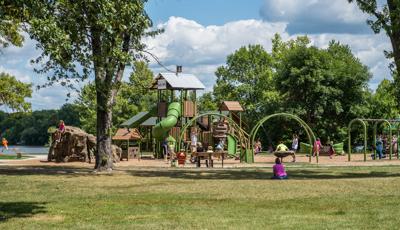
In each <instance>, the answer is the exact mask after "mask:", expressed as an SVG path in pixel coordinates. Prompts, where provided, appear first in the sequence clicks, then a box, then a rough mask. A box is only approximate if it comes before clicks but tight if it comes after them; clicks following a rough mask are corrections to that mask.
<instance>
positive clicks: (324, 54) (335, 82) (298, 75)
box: [200, 35, 371, 140]
mask: <svg viewBox="0 0 400 230" xmlns="http://www.w3.org/2000/svg"><path fill="white" fill-rule="evenodd" d="M272 43H273V47H272V51H271V53H268V52H267V51H266V50H265V49H264V48H263V47H262V46H260V45H250V46H247V47H242V48H240V49H238V50H237V51H235V52H234V53H233V54H231V55H229V56H228V57H227V61H226V65H224V66H221V67H219V68H218V70H217V71H216V76H217V82H216V85H215V86H214V91H213V95H212V96H211V95H208V94H207V95H205V96H203V98H202V99H203V100H200V102H201V104H204V105H202V106H206V105H208V107H210V106H209V104H210V103H211V102H213V103H214V104H218V103H220V102H221V101H222V100H237V101H239V102H241V103H242V104H243V105H244V107H245V108H246V110H247V111H246V116H244V119H247V121H248V122H249V124H250V126H252V125H253V124H255V123H256V122H257V121H258V120H259V119H260V118H261V117H264V116H265V115H267V114H272V113H276V112H289V113H292V114H295V115H298V116H299V117H300V118H302V119H303V120H305V121H306V122H307V123H308V124H309V125H311V127H312V128H313V129H314V131H315V132H316V133H317V134H318V135H320V136H323V137H325V138H327V137H330V138H332V139H335V140H343V138H344V136H345V130H344V129H345V127H346V126H347V123H348V122H349V121H350V120H351V119H353V118H355V117H358V116H364V115H367V114H368V113H369V107H368V104H367V102H368V101H367V100H368V96H369V95H370V92H369V89H368V81H369V79H370V78H371V74H370V73H369V71H368V68H367V67H366V66H365V65H363V64H362V63H361V62H360V60H359V59H358V58H356V57H354V55H353V54H352V53H351V50H350V48H349V47H348V46H346V45H342V44H340V43H338V42H336V41H331V42H330V43H329V46H328V47H327V48H325V49H322V48H318V47H315V46H312V45H311V42H310V40H309V39H308V38H307V37H297V38H296V39H292V40H289V41H287V42H284V41H282V39H281V38H280V37H279V36H278V35H276V36H275V37H274V39H273V40H272ZM288 124H291V123H290V122H289V123H288ZM282 127H284V128H285V129H287V128H288V127H287V126H285V125H282V124H280V123H279V122H275V123H273V124H270V125H267V126H266V127H265V129H264V134H265V135H268V136H273V137H274V138H281V136H282V135H284V134H283V133H282V132H280V130H282ZM269 130H273V133H272V132H270V131H269ZM290 131H292V132H297V130H296V129H290V128H289V132H290ZM289 135H290V133H289ZM289 138H290V137H289Z"/></svg>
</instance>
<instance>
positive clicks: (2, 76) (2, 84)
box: [0, 73, 32, 111]
mask: <svg viewBox="0 0 400 230" xmlns="http://www.w3.org/2000/svg"><path fill="white" fill-rule="evenodd" d="M31 95H32V88H31V84H27V83H23V82H20V81H18V80H17V79H16V78H15V77H14V76H12V75H10V74H7V73H0V106H7V107H8V108H10V109H12V110H13V111H28V110H30V109H31V104H30V103H29V102H26V101H25V99H26V98H28V97H31Z"/></svg>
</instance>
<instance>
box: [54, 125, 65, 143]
mask: <svg viewBox="0 0 400 230" xmlns="http://www.w3.org/2000/svg"><path fill="white" fill-rule="evenodd" d="M64 132H65V124H64V121H63V120H60V123H59V124H58V130H57V132H56V142H60V141H61V137H62V134H63V133H64Z"/></svg>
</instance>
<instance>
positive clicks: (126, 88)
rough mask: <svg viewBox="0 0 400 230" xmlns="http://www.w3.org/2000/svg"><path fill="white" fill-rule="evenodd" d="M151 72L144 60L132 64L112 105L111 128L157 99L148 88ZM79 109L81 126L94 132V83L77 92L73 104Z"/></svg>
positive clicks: (149, 106) (146, 108) (146, 107)
mask: <svg viewBox="0 0 400 230" xmlns="http://www.w3.org/2000/svg"><path fill="white" fill-rule="evenodd" d="M152 80H153V72H151V70H150V69H149V67H148V64H147V63H146V62H144V61H136V62H134V64H133V72H132V74H131V75H130V77H129V81H128V82H125V81H123V82H121V86H120V90H119V91H118V93H117V95H116V100H115V105H114V107H113V118H112V124H113V125H112V130H113V131H115V130H116V128H117V126H118V125H120V124H121V123H122V122H124V121H125V120H127V119H129V118H130V117H132V115H133V114H136V113H138V112H141V111H145V110H147V111H148V110H150V109H151V107H153V106H154V104H155V103H156V101H157V97H156V94H155V92H154V91H153V90H149V87H150V85H151V82H152ZM74 105H76V106H77V107H78V110H79V120H80V124H81V126H82V128H83V129H84V130H85V131H86V132H88V133H95V132H96V107H97V106H96V87H95V85H94V83H89V84H87V85H85V86H84V87H83V88H82V90H81V91H80V93H79V96H78V99H77V100H76V101H75V104H74Z"/></svg>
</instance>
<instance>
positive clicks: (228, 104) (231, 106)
mask: <svg viewBox="0 0 400 230" xmlns="http://www.w3.org/2000/svg"><path fill="white" fill-rule="evenodd" d="M219 109H220V110H221V111H238V112H242V111H244V110H243V108H242V106H241V105H240V103H239V102H238V101H223V102H222V104H221V106H220V107H219Z"/></svg>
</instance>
